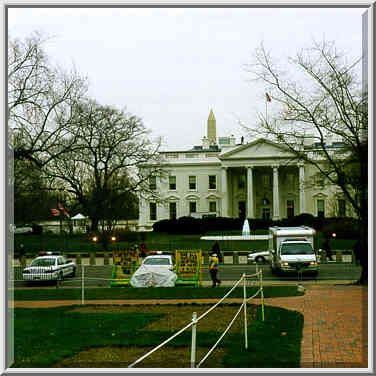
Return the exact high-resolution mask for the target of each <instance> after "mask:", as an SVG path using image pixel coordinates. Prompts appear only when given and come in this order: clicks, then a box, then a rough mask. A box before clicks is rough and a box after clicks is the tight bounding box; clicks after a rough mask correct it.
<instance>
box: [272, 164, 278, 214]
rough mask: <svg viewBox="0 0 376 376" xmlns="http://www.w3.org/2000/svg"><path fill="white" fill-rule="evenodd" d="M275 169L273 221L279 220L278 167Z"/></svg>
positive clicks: (274, 167)
mask: <svg viewBox="0 0 376 376" xmlns="http://www.w3.org/2000/svg"><path fill="white" fill-rule="evenodd" d="M272 167H273V220H274V221H275V220H277V219H279V189H278V166H272Z"/></svg>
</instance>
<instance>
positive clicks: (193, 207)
mask: <svg viewBox="0 0 376 376" xmlns="http://www.w3.org/2000/svg"><path fill="white" fill-rule="evenodd" d="M196 212H197V203H196V201H189V213H196Z"/></svg>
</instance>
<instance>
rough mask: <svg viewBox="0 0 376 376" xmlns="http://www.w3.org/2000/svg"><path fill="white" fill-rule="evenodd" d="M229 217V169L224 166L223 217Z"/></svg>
mask: <svg viewBox="0 0 376 376" xmlns="http://www.w3.org/2000/svg"><path fill="white" fill-rule="evenodd" d="M227 216H228V193H227V167H224V166H222V217H227Z"/></svg>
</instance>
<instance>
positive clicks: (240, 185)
mask: <svg viewBox="0 0 376 376" xmlns="http://www.w3.org/2000/svg"><path fill="white" fill-rule="evenodd" d="M238 188H239V189H244V188H245V175H239V176H238Z"/></svg>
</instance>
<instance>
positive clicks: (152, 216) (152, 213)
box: [149, 202, 157, 221]
mask: <svg viewBox="0 0 376 376" xmlns="http://www.w3.org/2000/svg"><path fill="white" fill-rule="evenodd" d="M149 205H150V206H149V208H150V220H151V221H155V220H156V219H157V204H156V203H155V202H151V203H150V204H149Z"/></svg>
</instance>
